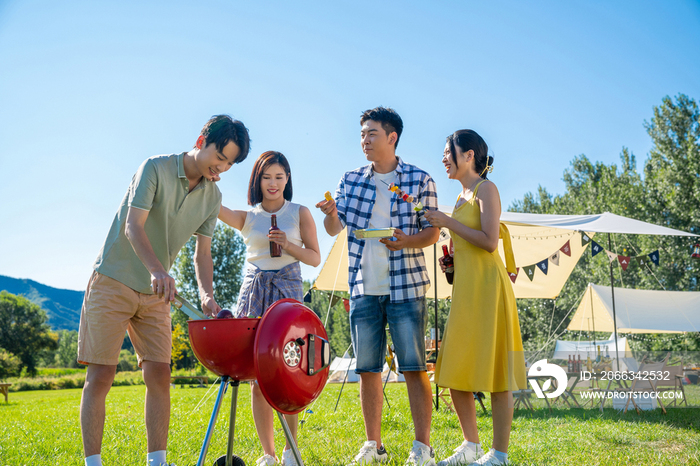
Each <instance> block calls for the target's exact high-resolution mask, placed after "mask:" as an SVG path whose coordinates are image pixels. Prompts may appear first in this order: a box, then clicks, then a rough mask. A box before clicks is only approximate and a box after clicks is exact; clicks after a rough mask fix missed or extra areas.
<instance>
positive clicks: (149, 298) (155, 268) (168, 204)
mask: <svg viewBox="0 0 700 466" xmlns="http://www.w3.org/2000/svg"><path fill="white" fill-rule="evenodd" d="M249 146H250V139H249V136H248V130H247V129H246V127H245V126H244V125H243V123H241V122H240V121H238V120H232V119H231V118H230V117H229V116H227V115H217V116H214V117H212V118H211V119H210V120H209V121H208V122H207V124H206V125H205V126H204V128H203V129H202V132H201V134H200V136H199V138H197V142H196V144H195V147H194V148H193V149H192V150H191V151H189V152H183V153H181V154H172V155H162V156H156V157H151V158H150V159H148V160H146V161H145V162H144V163H143V164H142V165H141V167H139V170H138V171H137V172H136V174H135V175H134V178H133V179H132V181H131V184H130V185H129V189H128V190H127V193H126V195H125V196H124V199H123V200H122V203H121V206H120V208H119V211H118V212H117V215H116V216H115V218H114V221H113V223H112V227H111V229H110V231H109V234H108V236H107V239H106V240H105V243H104V246H103V247H102V250H101V251H100V253H99V255H98V257H97V260H96V261H95V266H94V268H95V270H94V272H93V274H92V276H91V277H90V282H89V283H88V287H87V290H86V292H85V300H84V302H83V308H82V312H81V316H80V332H79V337H78V362H80V363H82V364H87V365H88V369H87V376H86V379H85V386H84V388H83V397H82V401H81V404H80V425H81V429H82V434H83V449H84V453H85V464H86V466H93V465H101V464H102V460H101V457H100V451H101V446H102V433H103V430H104V421H105V398H106V397H107V393H108V392H109V389H110V388H111V386H112V382H113V380H114V374H115V373H116V368H117V362H118V359H119V351H120V348H121V345H122V340H123V339H124V331H128V333H129V338H130V339H131V342H132V343H133V345H134V349H135V350H136V353H137V355H138V361H139V366H141V368H142V369H143V379H144V382H145V383H146V405H145V412H146V413H145V414H146V435H147V443H148V455H147V464H149V466H161V465H165V464H166V459H165V449H166V445H167V440H168V424H169V422H170V348H171V334H170V332H171V329H170V304H169V303H170V301H172V300H173V299H174V296H175V292H176V289H175V281H174V280H173V278H172V277H171V276H170V275H169V274H168V271H169V270H170V267H171V266H172V264H173V262H174V260H175V257H176V256H177V254H178V252H179V251H180V249H181V248H182V246H184V245H185V243H186V242H187V240H188V239H189V238H190V237H191V236H192V235H193V234H196V235H197V247H196V251H195V258H194V261H195V270H196V272H197V283H198V284H199V293H200V298H201V302H202V309H203V310H204V313H205V314H207V315H216V313H217V312H218V311H219V310H220V308H219V305H218V304H217V303H216V301H215V300H214V293H213V285H212V280H213V263H212V258H211V237H212V235H213V233H214V227H215V226H216V219H217V216H218V214H219V207H220V205H221V192H220V191H219V188H218V187H217V186H216V184H215V182H216V181H218V180H219V179H220V177H219V175H220V174H221V173H223V172H225V171H227V170H228V169H229V168H231V166H232V165H233V164H234V163H240V162H242V161H243V160H245V158H246V157H247V155H248V149H249Z"/></svg>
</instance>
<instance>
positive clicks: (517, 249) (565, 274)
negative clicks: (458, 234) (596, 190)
mask: <svg viewBox="0 0 700 466" xmlns="http://www.w3.org/2000/svg"><path fill="white" fill-rule="evenodd" d="M440 210H441V211H442V212H445V213H447V214H450V212H452V209H451V208H450V207H445V206H440ZM501 222H502V223H504V224H505V225H506V226H507V227H508V230H509V231H510V235H511V242H512V244H513V255H514V256H515V265H516V267H519V268H520V270H519V274H518V277H517V278H516V280H515V283H514V284H513V291H514V292H515V297H516V298H550V299H553V298H556V297H557V296H559V293H560V292H561V290H562V288H563V287H564V284H565V283H566V280H567V279H568V278H569V275H571V272H572V271H573V269H574V267H575V266H576V263H577V262H578V260H579V258H580V257H581V255H582V254H583V252H584V251H585V249H586V246H587V245H586V246H583V245H582V242H581V234H580V233H579V232H585V233H586V234H587V235H588V236H589V237H590V238H592V237H593V235H595V233H597V232H598V233H600V232H605V233H627V234H636V235H675V236H695V235H693V234H691V233H686V232H684V231H679V230H674V229H671V228H666V227H662V226H658V225H653V224H650V223H645V222H641V221H639V220H634V219H631V218H627V217H622V216H620V215H615V214H611V213H608V212H605V213H602V214H596V215H548V214H526V213H517V212H503V213H502V214H501ZM449 239H450V238H449V231H447V230H446V229H443V230H442V232H441V235H440V240H439V241H438V243H437V246H436V247H435V246H428V247H427V248H424V249H423V253H424V254H425V258H426V263H427V264H428V273H429V275H430V282H431V283H432V284H437V290H435V289H432V290H431V291H430V292H429V293H428V295H429V296H430V297H433V296H436V297H437V298H438V299H444V298H449V297H450V296H451V295H452V287H451V286H450V285H449V284H448V283H447V281H446V280H445V277H444V274H443V273H442V272H440V271H439V267H438V266H437V261H436V260H435V252H434V251H435V250H437V251H438V256H442V245H443V244H448V243H449ZM367 241H376V240H367ZM567 241H568V242H569V245H570V253H571V255H570V256H568V255H566V254H563V253H561V252H560V249H561V248H562V247H563V246H564V245H565V244H566V243H567ZM499 252H500V254H501V258H504V253H503V241H502V240H501V241H499ZM558 252H559V254H558V256H559V259H558V260H559V265H551V266H550V267H549V271H548V273H547V274H546V275H545V274H544V273H542V272H541V271H540V270H536V271H535V276H534V277H533V280H532V281H531V280H529V279H528V277H527V276H525V273H523V270H522V267H524V266H528V265H532V264H536V263H538V262H540V261H542V260H544V259H548V258H550V257H551V256H552V255H554V254H557V253H558ZM504 263H505V259H504ZM313 288H314V289H317V290H329V291H330V290H335V291H348V257H347V233H346V230H345V229H344V230H343V231H342V232H341V233H340V234H339V235H338V236H337V238H336V240H335V243H334V244H333V247H332V249H331V252H330V254H329V255H328V257H327V258H326V261H325V263H324V264H323V267H322V268H321V272H320V273H319V275H318V278H317V279H316V281H315V282H314V285H313Z"/></svg>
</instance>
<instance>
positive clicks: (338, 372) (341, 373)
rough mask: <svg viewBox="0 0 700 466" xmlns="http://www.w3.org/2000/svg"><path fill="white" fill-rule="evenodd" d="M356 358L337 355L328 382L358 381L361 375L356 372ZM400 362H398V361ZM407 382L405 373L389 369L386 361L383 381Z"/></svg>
mask: <svg viewBox="0 0 700 466" xmlns="http://www.w3.org/2000/svg"><path fill="white" fill-rule="evenodd" d="M356 361H357V360H356V359H355V358H351V357H344V358H339V357H335V358H334V359H333V361H332V362H331V366H330V375H329V377H328V383H343V382H345V383H357V382H359V381H360V376H359V375H358V374H356V373H355V366H356ZM397 364H398V362H397ZM387 378H388V379H389V380H388V382H405V381H406V379H405V378H404V376H403V374H401V373H398V374H397V373H396V372H393V371H390V370H389V365H388V364H387V363H384V367H383V369H382V382H387Z"/></svg>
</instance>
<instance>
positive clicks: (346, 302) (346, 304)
mask: <svg viewBox="0 0 700 466" xmlns="http://www.w3.org/2000/svg"><path fill="white" fill-rule="evenodd" d="M343 307H345V312H350V300H349V299H348V298H343Z"/></svg>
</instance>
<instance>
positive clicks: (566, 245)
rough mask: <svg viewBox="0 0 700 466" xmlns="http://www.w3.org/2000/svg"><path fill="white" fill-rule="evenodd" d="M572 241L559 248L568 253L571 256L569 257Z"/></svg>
mask: <svg viewBox="0 0 700 466" xmlns="http://www.w3.org/2000/svg"><path fill="white" fill-rule="evenodd" d="M570 241H571V240H569V241H567V242H566V244H565V245H564V246H562V247H560V248H559V250H560V251H561V252H563V253H564V254H566V255H567V256H569V257H571V244H569V243H570Z"/></svg>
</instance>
